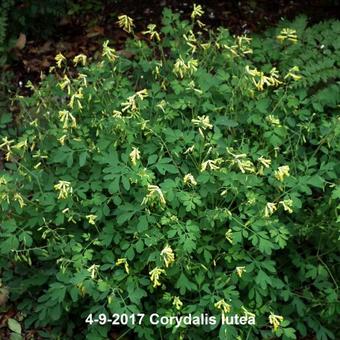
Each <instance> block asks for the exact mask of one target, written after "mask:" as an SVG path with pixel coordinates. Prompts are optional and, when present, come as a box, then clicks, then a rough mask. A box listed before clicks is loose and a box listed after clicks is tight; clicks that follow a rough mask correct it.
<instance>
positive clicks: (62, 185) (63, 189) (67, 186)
mask: <svg viewBox="0 0 340 340" xmlns="http://www.w3.org/2000/svg"><path fill="white" fill-rule="evenodd" d="M54 189H55V190H58V191H59V195H58V200H60V199H65V198H67V197H68V196H69V194H72V192H73V189H72V187H71V183H70V182H67V181H59V182H58V183H57V184H55V185H54Z"/></svg>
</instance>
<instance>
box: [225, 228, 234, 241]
mask: <svg viewBox="0 0 340 340" xmlns="http://www.w3.org/2000/svg"><path fill="white" fill-rule="evenodd" d="M225 238H226V239H227V240H228V241H229V242H230V243H231V244H233V231H232V230H231V229H228V230H227V231H226V233H225Z"/></svg>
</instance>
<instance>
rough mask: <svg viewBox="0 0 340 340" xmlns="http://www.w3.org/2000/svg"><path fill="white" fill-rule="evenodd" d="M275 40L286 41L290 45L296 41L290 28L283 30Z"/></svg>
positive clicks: (293, 31)
mask: <svg viewBox="0 0 340 340" xmlns="http://www.w3.org/2000/svg"><path fill="white" fill-rule="evenodd" d="M276 38H277V40H278V41H279V42H283V41H285V40H288V41H291V42H292V43H296V42H297V41H298V37H297V34H296V30H293V29H291V28H283V29H282V30H281V32H280V34H279V35H277V36H276Z"/></svg>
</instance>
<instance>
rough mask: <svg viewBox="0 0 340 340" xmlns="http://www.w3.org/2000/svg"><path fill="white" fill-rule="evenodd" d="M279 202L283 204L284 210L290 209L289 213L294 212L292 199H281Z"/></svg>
mask: <svg viewBox="0 0 340 340" xmlns="http://www.w3.org/2000/svg"><path fill="white" fill-rule="evenodd" d="M279 204H281V205H282V206H283V209H284V211H288V213H289V214H291V213H292V212H293V209H292V206H293V201H292V200H283V201H280V202H279Z"/></svg>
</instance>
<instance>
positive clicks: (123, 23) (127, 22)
mask: <svg viewBox="0 0 340 340" xmlns="http://www.w3.org/2000/svg"><path fill="white" fill-rule="evenodd" d="M117 23H118V26H119V27H120V28H122V29H123V30H124V31H125V32H128V33H131V32H133V28H134V27H135V25H134V23H133V20H132V18H130V17H128V16H127V15H120V16H119V17H118V21H117Z"/></svg>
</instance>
